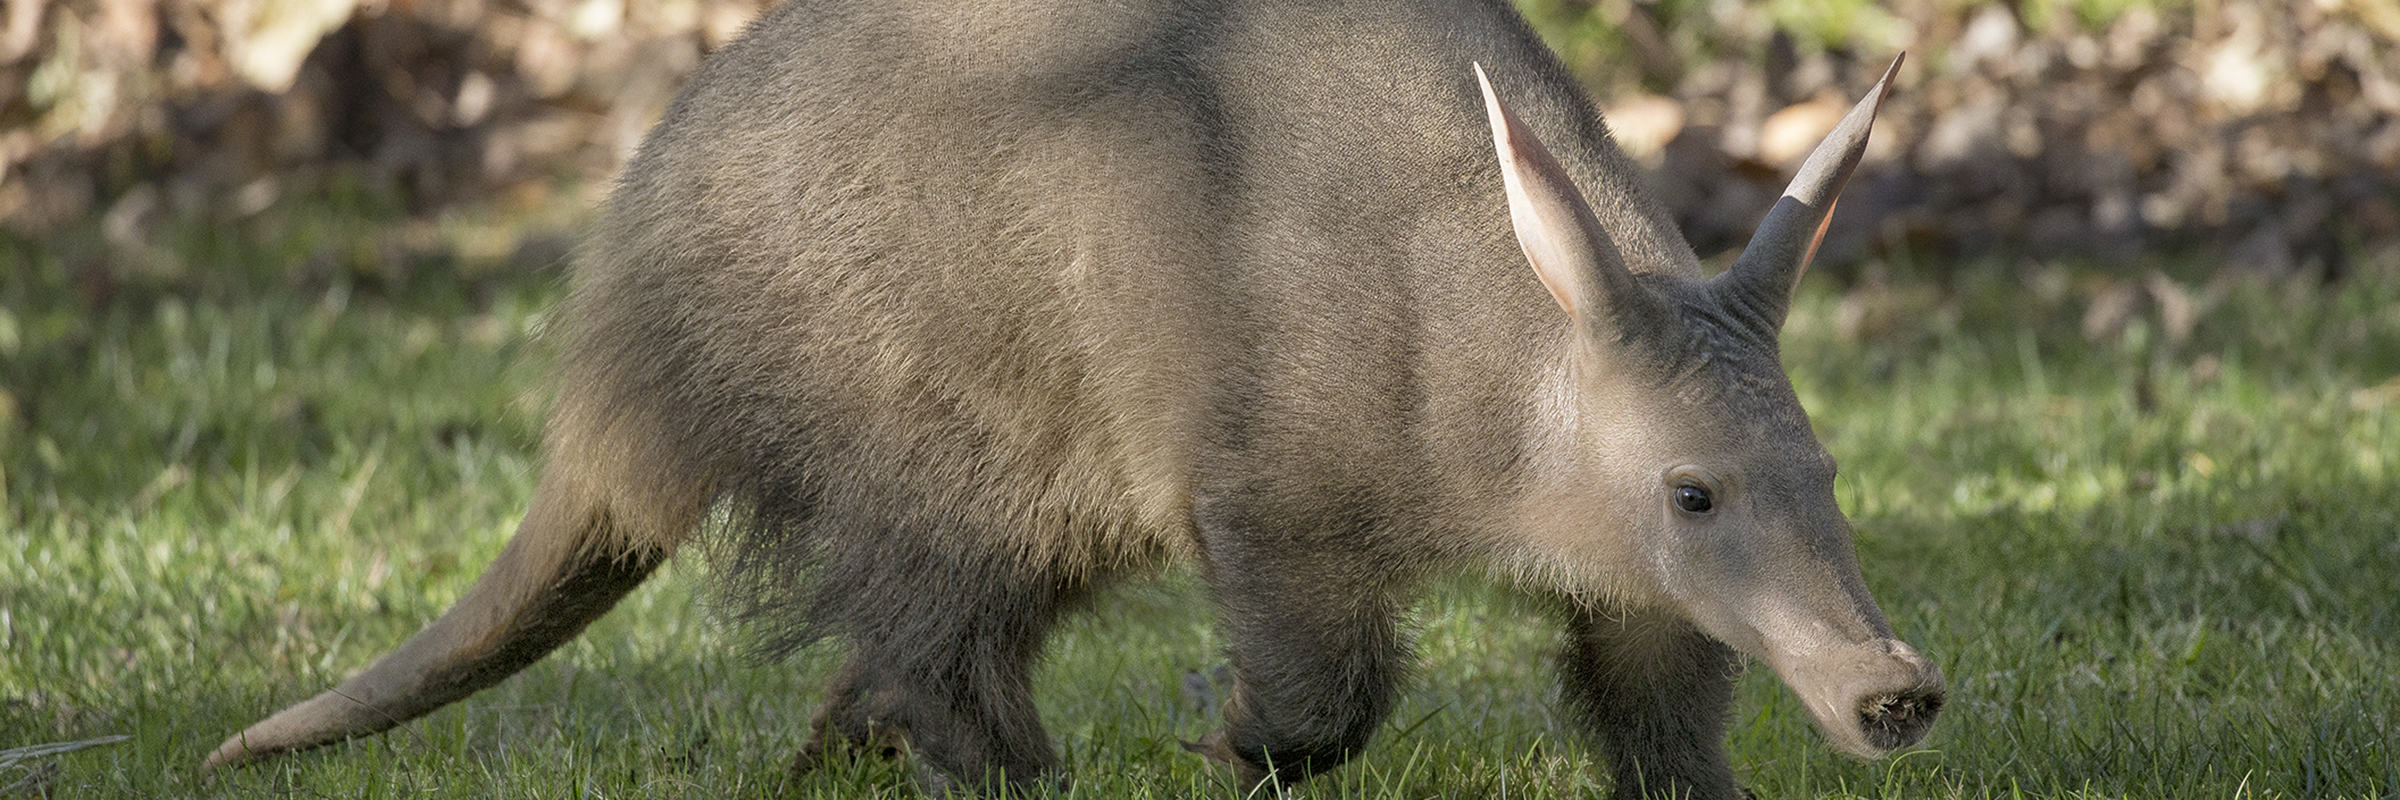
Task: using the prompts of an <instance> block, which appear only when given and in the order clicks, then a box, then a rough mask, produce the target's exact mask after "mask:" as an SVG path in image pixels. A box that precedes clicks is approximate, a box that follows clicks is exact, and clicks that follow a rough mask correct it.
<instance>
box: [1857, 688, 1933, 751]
mask: <svg viewBox="0 0 2400 800" xmlns="http://www.w3.org/2000/svg"><path fill="white" fill-rule="evenodd" d="M1942 701H1943V695H1942V692H1941V691H1940V690H1933V691H1924V690H1917V691H1909V692H1898V693H1888V694H1873V695H1868V696H1867V697H1866V698H1865V699H1862V700H1860V701H1859V703H1858V727H1859V730H1860V731H1861V732H1863V733H1865V734H1866V737H1867V743H1868V744H1870V745H1873V746H1874V747H1875V748H1876V749H1878V750H1897V749H1899V748H1902V747H1907V746H1909V745H1912V744H1916V743H1917V742H1918V740H1921V739H1923V738H1925V732H1926V731H1927V730H1930V729H1931V728H1932V727H1933V720H1934V718H1935V717H1937V716H1940V715H1941V713H1942Z"/></svg>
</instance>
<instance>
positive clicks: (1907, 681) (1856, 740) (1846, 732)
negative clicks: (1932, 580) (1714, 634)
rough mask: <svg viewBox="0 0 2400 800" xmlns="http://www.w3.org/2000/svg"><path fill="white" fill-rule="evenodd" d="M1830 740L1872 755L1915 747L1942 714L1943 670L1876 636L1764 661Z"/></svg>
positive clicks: (1902, 645)
mask: <svg viewBox="0 0 2400 800" xmlns="http://www.w3.org/2000/svg"><path fill="white" fill-rule="evenodd" d="M1767 661H1768V664H1769V666H1772V667H1774V669H1775V674H1776V675H1777V676H1778V677H1781V678H1782V679H1783V683H1784V685H1785V686H1788V687H1791V689H1792V691H1793V693H1795V694H1798V695H1799V696H1800V700H1801V702H1803V703H1805V704H1806V705H1807V706H1808V713H1809V715H1810V716H1813V717H1815V718H1816V721H1817V727H1818V728H1819V729H1821V730H1823V731H1824V732H1825V737H1826V739H1827V740H1828V741H1829V742H1830V743H1831V744H1832V745H1833V746H1834V747H1835V748H1836V749H1839V750H1841V751H1842V752H1845V753H1849V754H1851V755H1854V756H1858V757H1860V758H1873V757H1876V756H1880V755H1883V754H1884V753H1885V752H1887V751H1890V750H1896V749H1899V748H1902V747H1907V746H1909V745H1912V744H1916V743H1917V742H1918V741H1919V740H1921V739H1924V738H1925V732H1926V731H1927V730H1929V729H1931V728H1932V727H1933V720H1934V717H1936V716H1939V715H1940V714H1941V711H1942V700H1943V691H1942V670H1941V668H1940V667H1937V666H1934V664H1933V662H1932V661H1930V660H1928V659H1926V658H1925V656H1923V655H1922V654H1919V653H1918V652H1917V651H1916V648H1913V647H1909V646H1908V644H1907V643H1905V642H1902V641H1900V640H1898V639H1891V638H1877V639H1870V640H1867V641H1865V642H1859V643H1855V644H1851V643H1844V644H1839V645H1832V646H1827V647H1818V648H1811V649H1808V650H1806V651H1798V652H1791V651H1782V650H1777V651H1775V652H1772V653H1771V654H1770V655H1769V656H1768V658H1767Z"/></svg>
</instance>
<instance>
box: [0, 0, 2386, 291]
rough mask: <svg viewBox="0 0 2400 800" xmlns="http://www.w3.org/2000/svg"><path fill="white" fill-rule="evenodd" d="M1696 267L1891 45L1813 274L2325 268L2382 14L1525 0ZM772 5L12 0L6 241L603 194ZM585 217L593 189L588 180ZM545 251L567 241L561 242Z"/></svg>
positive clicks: (1779, 179) (656, 0) (2380, 66)
mask: <svg viewBox="0 0 2400 800" xmlns="http://www.w3.org/2000/svg"><path fill="white" fill-rule="evenodd" d="M1520 5H1521V6H1522V7H1523V8H1524V9H1525V11H1526V12H1527V14H1528V16H1529V17H1530V18H1532V19H1533V20H1534V22H1535V24H1536V26H1537V27H1539V28H1540V29H1541V30H1542V32H1543V33H1544V35H1545V36H1546V37H1548V39H1549V40H1550V42H1551V44H1552V45H1553V46H1554V47H1555V48H1557V49H1558V50H1559V51H1560V52H1561V53H1562V54H1563V55H1564V57H1565V58H1566V60H1567V62H1568V63H1569V64H1570V65H1571V66H1572V67H1573V68H1574V69H1576V70H1577V71H1578V73H1579V74H1581V75H1582V76H1583V77H1584V79H1585V80H1586V81H1587V82H1588V83H1589V84H1590V85H1591V86H1592V88H1593V91H1594V96H1595V98H1596V101H1597V102H1598V103H1599V104H1600V105H1601V106H1602V107H1603V108H1604V109H1605V111H1606V113H1607V114H1608V118H1609V120H1610V122H1611V125H1612V127H1613V128H1614V129H1615V130H1616V131H1617V133H1618V136H1619V138H1620V140H1621V141H1622V142H1623V143H1624V144H1625V146H1626V148H1627V149H1628V150H1630V151H1632V152H1633V153H1634V154H1635V155H1636V156H1637V157H1638V158H1640V159H1641V160H1642V161H1643V163H1644V164H1646V165H1647V166H1648V167H1649V168H1651V169H1652V170H1653V171H1654V176H1653V177H1654V178H1655V181H1654V183H1655V184H1656V185H1657V186H1658V187H1659V188H1660V189H1661V191H1662V194H1663V195H1664V196H1665V200H1666V201H1667V202H1668V204H1669V205H1670V206H1671V207H1673V208H1674V209H1675V210H1676V211H1677V213H1678V214H1679V215H1680V216H1681V217H1682V221H1683V224H1684V226H1685V228H1686V231H1687V233H1688V234H1689V235H1690V236H1691V238H1692V239H1693V241H1694V243H1695V244H1696V245H1697V246H1698V247H1699V248H1700V249H1701V251H1702V252H1703V254H1704V255H1708V254H1714V253H1720V252H1722V251H1724V250H1725V249H1728V248H1731V247H1734V246H1737V245H1738V244H1739V243H1740V241H1741V240H1742V239H1743V237H1745V236H1746V235H1747V232H1748V231H1749V229H1750V228H1751V226H1752V225H1753V224H1754V223H1755V222H1756V219H1757V217H1758V215H1760V214H1761V213H1763V210H1764V209H1765V208H1767V207H1768V206H1769V205H1770V201H1771V200H1772V198H1773V196H1774V194H1775V193H1776V192H1777V191H1779V190H1780V188H1781V185H1782V183H1783V181H1784V180H1785V178H1786V175H1787V174H1788V172H1789V171H1790V170H1791V169H1792V168H1794V167H1795V166H1796V163H1797V161H1798V159H1799V158H1800V157H1801V156H1802V155H1804V154H1805V153H1806V151H1807V148H1808V147H1809V146H1811V145H1812V144H1813V143H1814V142H1815V141H1816V139H1817V137H1818V136H1820V135H1821V134H1822V133H1823V132H1824V131H1825V130H1826V129H1828V128H1829V127H1830V126H1831V125H1832V122H1833V120H1834V118H1835V117H1836V115H1837V114H1838V112H1839V111H1840V110H1841V108H1843V107H1844V105H1845V104H1846V103H1847V102H1849V101H1850V100H1851V99H1853V98H1855V97H1856V95H1857V94H1858V93H1859V92H1860V91H1862V90H1863V89H1864V88H1865V87H1866V86H1867V85H1868V84H1869V83H1871V82H1872V81H1873V79H1874V77H1875V76H1876V75H1877V74H1878V73H1879V72H1880V71H1881V70H1882V69H1883V67H1884V65H1885V64H1887V63H1889V62H1890V60H1891V59H1892V57H1893V56H1895V55H1897V54H1898V53H1900V52H1903V51H1906V52H1907V53H1909V55H1910V58H1909V62H1908V64H1907V65H1906V67H1905V68H1904V69H1903V70H1902V73H1901V78H1900V81H1899V85H1900V91H1899V93H1898V94H1897V95H1896V96H1895V98H1894V100H1893V102H1892V103H1891V105H1890V106H1889V107H1888V109H1887V110H1886V112H1885V114H1884V122H1883V123H1882V125H1883V127H1882V128H1881V129H1879V131H1878V135H1877V137H1876V146H1875V150H1874V152H1873V153H1872V154H1871V155H1870V160H1869V163H1868V166H1867V168H1866V170H1865V172H1864V174H1863V175H1862V177H1861V179H1860V180H1859V181H1858V183H1856V184H1854V185H1853V188H1852V189H1851V190H1850V192H1849V193H1848V194H1847V195H1846V196H1845V198H1844V199H1845V202H1844V203H1843V204H1842V206H1841V212H1842V213H1841V215H1840V218H1839V219H1838V220H1837V221H1836V223H1835V227H1834V229H1833V231H1832V233H1831V234H1830V236H1829V240H1828V245H1827V247H1828V249H1827V251H1826V254H1825V256H1824V263H1827V264H1831V265H1837V267H1836V268H1837V269H1839V268H1840V267H1839V266H1838V265H1844V264H1855V263H1859V262H1861V261H1862V260H1868V259H1869V258H1870V257H1874V256H1885V255H1891V254H1894V253H1898V254H1900V255H1901V256H1904V257H1907V258H1918V259H1930V260H1935V261H1946V260H1949V258H1948V257H1951V256H1958V255H1981V254H1991V253H1995V252H1998V253H2003V254H2018V255H2025V256H2029V257H2035V258H2051V257H2060V256H2088V257H2092V258H2096V259H2100V260H2125V259H2127V258H2129V257H2131V256H2133V255H2135V254H2139V253H2144V252H2155V251H2158V250H2160V249H2162V248H2181V249H2185V250H2190V249H2193V248H2207V249H2210V250H2214V251H2218V252H2222V253H2223V254H2224V258H2223V259H2222V263H2223V266H2225V267H2228V268H2235V269H2247V270H2256V271H2263V272H2267V273H2271V274H2286V273H2293V272H2301V271H2309V272H2311V273H2313V274H2318V275H2323V276H2326V277H2329V278H2338V277H2339V276H2340V275H2342V274H2344V273H2345V272H2346V271H2348V270H2349V268H2350V262H2351V261H2352V260H2353V259H2355V258H2356V257H2358V256H2359V255H2361V254H2371V253H2375V252H2379V251H2382V250H2385V249H2389V248H2392V247H2394V246H2400V5H2395V4H2392V3H2389V2H2385V0H2296V2H2295V1H2293V0H2018V2H2012V3H1997V4H1986V3H1972V2H1964V1H1963V0H1892V2H1887V3H1881V4H1877V3H1868V2H1864V0H1748V1H1744V0H1522V2H1521V3H1520ZM759 7H760V3H759V2H757V0H12V2H10V3H8V5H7V11H6V12H5V14H0V175H4V176H5V180H4V182H0V230H4V231H5V232H6V234H7V235H10V236H13V237H18V238H19V239H20V240H23V239H25V238H27V237H32V238H38V239H48V240H51V241H55V240H54V239H51V236H52V235H53V234H56V233H59V232H61V231H65V230H69V229H78V231H79V232H80V233H81V234H83V236H82V237H80V238H94V237H93V236H92V234H97V239H98V240H99V241H100V242H101V247H100V248H99V250H100V251H102V252H94V253H90V254H86V255H84V256H83V257H84V259H85V260H86V261H87V262H89V263H86V264H84V265H82V266H81V267H78V269H82V270H84V271H87V272H93V273H94V274H87V275H82V276H81V277H80V278H78V279H79V280H82V281H85V282H87V283H92V284H95V285H99V286H102V287H105V285H107V284H109V283H112V282H115V281H118V280H121V279H124V278H126V277H128V276H129V275H130V274H134V273H141V272H143V271H145V270H148V271H152V272H159V271H163V272H166V273H169V274H172V273H174V272H175V271H176V270H175V265H173V264H162V263H156V262H157V259H156V258H153V257H152V256H155V255H157V253H156V252H155V250H156V248H147V250H148V251H150V252H145V250H146V248H145V247H143V244H144V240H145V239H146V238H148V232H149V231H151V230H153V229H155V228H156V227H158V226H157V225H155V224H154V223H155V221H156V220H158V219H159V218H161V217H162V216H175V217H185V218H190V217H195V216H197V217H201V218H208V219H217V220H235V219H241V218H247V217H251V216H254V215H257V214H260V213H261V212H264V211H266V210H268V209H269V208H271V207H273V206H275V205H276V204H278V203H321V202H325V201H327V200H328V199H332V200H340V201H348V202H352V203H355V204H358V205H361V206H362V207H364V208H367V209H370V210H380V211H384V212H389V213H390V214H393V215H399V216H405V217H412V218H423V217H429V216H433V215H438V214H439V213H440V212H443V211H445V210H449V209H454V208H460V207H470V208H475V209H477V210H478V213H482V211H484V210H488V209H491V208H494V207H497V208H500V209H503V210H505V209H508V208H516V209H526V208H534V207H539V206H542V205H544V204H546V203H550V202H552V201H553V200H554V199H555V197H556V195H557V194H558V192H559V191H560V189H561V188H562V187H574V186H582V185H586V184H596V183H598V181H596V180H594V179H598V178H603V177H605V176H607V175H608V174H609V173H610V172H611V170H613V169H614V168H615V166H616V165H617V164H618V163H619V161H620V160H621V159H622V158H623V157H624V156H625V155H626V154H627V153H629V152H630V150H631V148H632V147H633V146H634V145H635V144H636V143H637V142H638V141H639V139H640V136H641V135H642V133H643V131H644V130H645V129H646V128H647V127H648V125H649V124H650V121H651V120H653V119H655V118H656V117H657V115H658V114H659V112H660V111H661V110H662V109H663V108H664V106H665V104H666V103H667V101H668V100H669V99H670V98H671V96H672V95H673V93H674V91H675V89H676V87H677V86H678V85H679V84H680V82H681V80H682V79H683V77H684V76H685V75H686V74H688V73H689V71H690V70H691V69H692V68H693V67H694V66H695V65H696V64H697V63H698V62H699V60H700V59H701V58H702V57H703V55H704V54H705V53H706V52H707V51H708V50H709V49H711V48H713V47H715V46H717V45H720V44H722V43H723V42H725V41H726V40H727V39H729V38H731V37H732V36H734V35H737V34H738V32H739V31H740V29H741V26H742V25H743V24H744V23H745V22H746V21H747V20H748V19H749V18H750V17H751V16H753V15H754V14H755V13H756V11H757V10H758V8H759ZM575 201H576V202H581V203H583V204H585V205H588V204H589V202H590V200H589V198H588V197H581V198H575ZM544 246H545V247H546V246H548V245H544Z"/></svg>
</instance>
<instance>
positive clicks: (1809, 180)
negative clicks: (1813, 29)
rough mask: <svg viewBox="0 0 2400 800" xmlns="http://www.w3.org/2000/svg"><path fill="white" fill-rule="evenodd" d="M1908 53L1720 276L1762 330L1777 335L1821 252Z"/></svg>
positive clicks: (1720, 287) (1729, 296)
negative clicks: (1794, 293)
mask: <svg viewBox="0 0 2400 800" xmlns="http://www.w3.org/2000/svg"><path fill="white" fill-rule="evenodd" d="M1907 57H1908V56H1907V54H1905V53H1903V54H1901V56H1900V58H1894V59H1892V66H1891V68H1890V69H1887V70H1884V72H1883V79H1882V80H1879V81H1876V82H1875V88H1872V89H1868V90H1867V96H1866V97H1865V98H1863V99H1861V100H1859V101H1858V105H1856V106H1852V107H1851V108H1850V113H1849V114H1848V115H1846V116H1843V117H1842V121H1841V124H1839V125H1835V126H1834V127H1833V132H1832V133H1829V134H1826V136H1825V141H1824V143H1822V144H1819V145H1817V149H1816V152H1813V153H1810V154H1809V155H1808V160H1807V161H1805V162H1802V163H1801V165H1800V174H1799V175H1796V176H1793V178H1792V185H1791V187H1790V188H1787V189H1784V190H1783V197H1782V198H1781V199H1778V200H1776V201H1775V208H1774V209H1772V210H1769V211H1768V212H1767V218H1766V219H1765V220H1764V221H1762V222H1760V223H1759V224H1758V231H1757V232H1756V233H1753V234H1751V236H1750V246H1749V247H1746V248H1743V249H1742V256H1741V258H1738V259H1735V260H1734V262H1733V268H1732V269H1729V270H1726V271H1725V274H1723V275H1720V276H1717V280H1716V284H1717V291H1718V293H1719V295H1720V296H1721V297H1723V298H1724V299H1725V301H1726V303H1727V305H1728V306H1730V307H1733V308H1736V309H1740V310H1742V311H1745V312H1747V314H1746V315H1747V316H1748V317H1749V318H1750V319H1751V321H1752V322H1753V324H1755V325H1756V326H1757V327H1758V328H1759V329H1760V330H1761V331H1762V332H1764V333H1766V334H1768V335H1770V336H1772V335H1773V334H1774V332H1775V331H1776V330H1777V329H1778V328H1781V327H1783V316H1784V314H1785V312H1787V311H1789V310H1790V308H1791V303H1792V287H1793V285H1795V284H1797V283H1799V281H1800V273H1801V272H1802V271H1804V270H1806V269H1808V260H1809V259H1810V258H1813V257H1815V256H1816V254H1817V244H1818V243H1819V242H1822V241H1824V239H1825V223H1827V222H1828V221H1831V220H1832V219H1833V206H1834V203H1835V202H1836V201H1837V200H1839V199H1840V197H1841V194H1842V185H1843V184H1846V183H1849V182H1850V173H1851V172H1853V171H1855V170H1857V169H1858V159H1859V156H1861V155H1863V154H1864V153H1866V151H1867V134H1868V132H1869V131H1871V130H1872V129H1873V128H1874V127H1875V110H1876V109H1877V108H1878V107H1879V106H1881V105H1882V104H1883V96H1884V94H1885V93H1886V92H1889V91H1891V85H1892V75H1894V74H1895V73H1898V72H1899V71H1900V62H1901V61H1902V60H1903V59H1905V58H1907Z"/></svg>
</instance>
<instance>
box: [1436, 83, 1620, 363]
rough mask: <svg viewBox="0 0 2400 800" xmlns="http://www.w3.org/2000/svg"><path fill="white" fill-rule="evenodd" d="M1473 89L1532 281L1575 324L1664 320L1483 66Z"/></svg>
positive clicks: (1562, 172) (1579, 196) (1589, 210)
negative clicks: (1478, 93)
mask: <svg viewBox="0 0 2400 800" xmlns="http://www.w3.org/2000/svg"><path fill="white" fill-rule="evenodd" d="M1475 82H1476V83H1477V84H1479V85H1481V86H1482V87H1483V107H1484V111H1485V113H1486V115H1487V116H1489V117H1490V118H1491V123H1492V144H1493V146H1494V147H1495V148H1497V149H1498V150H1499V152H1500V180H1501V183H1502V184H1503V185H1504V186H1505V187H1506V189H1507V192H1508V217H1509V220H1510V221H1511V222H1512V223H1514V224H1515V226H1516V230H1517V245H1518V246H1520V247H1523V248H1524V249H1525V260H1527V261H1530V262H1532V263H1533V274H1534V275H1535V276H1538V277H1540V278H1541V279H1542V286H1543V287H1544V288H1547V289H1549V290H1550V296H1551V297H1552V298H1554V299H1556V300H1557V301H1558V306H1559V307H1560V308H1563V309H1566V310H1567V313H1569V314H1572V315H1574V316H1575V317H1576V318H1577V319H1578V320H1584V321H1606V322H1610V323H1614V324H1617V325H1630V326H1636V327H1634V328H1633V329H1635V330H1642V329H1646V326H1647V323H1648V322H1649V319H1648V318H1651V317H1654V316H1656V315H1658V314H1660V313H1663V311H1662V309H1661V308H1660V305H1659V302H1658V299H1657V298H1655V297H1653V296H1651V294H1650V292H1649V291H1648V290H1646V289H1643V288H1642V287H1641V285H1640V284H1637V283H1635V282H1634V279H1633V273H1632V272H1631V271H1629V270H1627V269H1626V268H1625V261H1624V257H1623V256H1622V255H1620V254H1619V253H1618V252H1617V247H1616V245H1614V244H1612V243H1610V242H1609V240H1608V233H1607V231H1605V230H1603V229H1602V228H1601V227H1600V220H1599V218H1598V217H1597V216H1595V215H1594V214H1593V213H1592V206H1591V204H1590V203H1589V202H1587V201H1585V200H1584V198H1583V193H1582V192H1580V191H1576V189H1575V184H1574V182H1573V181H1571V180H1569V179H1568V177H1567V171H1566V168H1564V167H1561V166H1560V165H1559V163H1558V159H1557V158H1555V157H1553V156H1551V155H1550V151H1549V150H1548V149H1547V148H1544V147H1543V146H1542V143H1541V140H1539V139H1536V138H1534V135H1533V129H1531V128H1529V127H1526V125H1525V123H1524V122H1523V121H1522V120H1519V119H1517V115H1516V114H1514V113H1511V112H1510V111H1509V110H1508V107H1507V106H1505V105H1502V104H1501V103H1500V95H1499V94H1498V93H1497V92H1494V91H1492V81H1491V79H1490V78H1489V77H1487V76H1485V75H1484V72H1483V65H1482V64H1476V65H1475Z"/></svg>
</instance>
